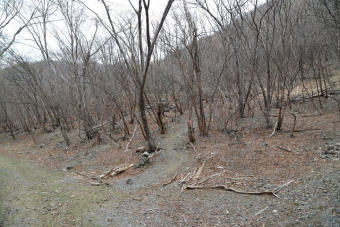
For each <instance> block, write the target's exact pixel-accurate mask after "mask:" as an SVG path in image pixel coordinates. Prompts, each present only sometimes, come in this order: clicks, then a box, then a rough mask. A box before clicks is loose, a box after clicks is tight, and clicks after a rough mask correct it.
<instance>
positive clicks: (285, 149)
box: [276, 146, 293, 153]
mask: <svg viewBox="0 0 340 227" xmlns="http://www.w3.org/2000/svg"><path fill="white" fill-rule="evenodd" d="M276 147H277V148H279V149H280V150H283V151H287V152H291V153H293V151H291V150H289V149H287V148H284V147H280V146H276Z"/></svg>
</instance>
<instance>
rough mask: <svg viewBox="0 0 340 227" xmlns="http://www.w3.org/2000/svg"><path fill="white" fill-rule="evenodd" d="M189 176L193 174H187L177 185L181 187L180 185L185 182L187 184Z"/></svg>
mask: <svg viewBox="0 0 340 227" xmlns="http://www.w3.org/2000/svg"><path fill="white" fill-rule="evenodd" d="M190 175H193V173H192V172H189V173H188V174H187V175H186V176H185V177H183V178H182V180H180V181H179V182H178V184H179V185H181V184H184V183H185V182H187V181H188V179H189V178H190Z"/></svg>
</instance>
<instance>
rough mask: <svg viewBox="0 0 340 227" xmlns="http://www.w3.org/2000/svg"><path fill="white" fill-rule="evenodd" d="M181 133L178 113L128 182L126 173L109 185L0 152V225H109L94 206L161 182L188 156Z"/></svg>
mask: <svg viewBox="0 0 340 227" xmlns="http://www.w3.org/2000/svg"><path fill="white" fill-rule="evenodd" d="M185 133H186V124H185V121H184V120H183V119H182V120H180V122H178V123H176V124H175V125H174V126H173V128H171V129H170V130H169V131H168V133H167V134H166V135H164V136H161V138H159V139H158V141H157V143H158V144H160V147H161V148H162V149H161V151H160V152H158V153H157V154H156V155H155V156H154V157H153V158H152V165H151V166H149V167H147V168H146V169H145V170H143V171H142V172H141V173H140V174H138V175H136V176H133V177H130V179H132V182H133V183H132V184H131V185H128V184H126V180H127V179H129V178H126V177H125V178H121V179H117V180H116V181H114V182H113V185H112V187H108V186H99V187H93V186H90V185H89V184H88V182H86V181H85V180H84V179H82V178H81V177H79V176H77V175H75V174H72V173H69V172H64V171H51V170H47V169H45V168H43V167H41V166H38V165H36V164H34V163H32V162H29V161H22V160H17V159H13V158H10V157H7V156H3V155H0V227H2V226H96V225H99V226H102V225H110V223H109V222H104V223H103V220H106V218H105V216H106V215H107V212H106V211H105V210H103V209H102V208H99V207H101V206H102V205H105V206H108V208H109V209H111V211H112V209H113V208H114V207H116V206H118V205H119V204H123V203H124V201H127V200H129V199H131V196H132V195H134V194H138V191H139V190H140V189H146V190H149V187H152V186H154V185H158V184H161V183H162V182H163V181H164V180H165V179H167V178H168V177H170V176H173V174H175V173H177V172H178V171H180V170H181V169H182V168H184V166H185V164H191V163H192V162H193V160H194V156H193V154H192V153H190V152H189V151H187V144H186V142H185V138H186V137H185ZM134 191H136V192H135V193H134ZM131 192H132V193H133V194H131ZM131 205H132V208H131V209H132V210H133V212H135V211H136V210H138V207H137V206H136V204H133V203H131ZM125 216H126V218H127V219H126V221H127V222H125V223H129V221H128V220H129V219H130V218H131V215H126V214H125V213H122V214H120V215H118V216H117V219H116V223H124V220H123V219H124V217H125Z"/></svg>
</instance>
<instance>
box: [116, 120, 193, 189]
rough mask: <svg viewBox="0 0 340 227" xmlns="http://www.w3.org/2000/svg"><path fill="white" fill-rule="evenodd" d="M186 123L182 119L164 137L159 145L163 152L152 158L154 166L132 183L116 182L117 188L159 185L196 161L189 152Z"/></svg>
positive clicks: (124, 180) (133, 179) (121, 180)
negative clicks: (186, 165) (185, 165)
mask: <svg viewBox="0 0 340 227" xmlns="http://www.w3.org/2000/svg"><path fill="white" fill-rule="evenodd" d="M185 133H186V123H185V121H184V120H183V119H182V120H181V121H180V122H179V123H178V124H176V125H175V126H174V128H172V129H170V130H169V132H168V133H167V135H165V136H162V137H163V138H160V139H159V141H158V143H159V144H160V147H161V151H160V152H157V153H156V154H155V156H154V158H152V166H150V167H149V168H147V169H146V170H145V171H143V172H142V173H141V174H139V175H137V176H135V177H130V178H129V179H131V180H132V181H130V183H129V184H126V179H125V178H123V179H120V180H115V181H114V182H113V185H114V187H115V188H119V189H123V190H133V189H138V190H139V189H140V188H143V187H146V186H148V187H149V186H152V185H157V184H159V183H160V182H162V181H164V180H165V179H167V178H168V177H170V176H171V175H173V174H174V173H175V172H178V171H180V170H181V169H182V167H183V166H184V164H188V163H192V162H193V161H194V159H193V157H192V155H190V153H188V151H187V143H186V140H185V138H186V136H185Z"/></svg>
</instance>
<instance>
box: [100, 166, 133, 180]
mask: <svg viewBox="0 0 340 227" xmlns="http://www.w3.org/2000/svg"><path fill="white" fill-rule="evenodd" d="M132 166H133V164H130V165H126V164H125V165H120V166H118V167H114V168H112V169H111V170H109V171H107V172H105V173H103V174H102V175H100V176H99V178H101V179H103V178H105V177H108V176H111V177H113V176H115V175H117V174H120V173H122V172H124V171H126V170H127V169H129V168H130V167H132Z"/></svg>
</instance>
